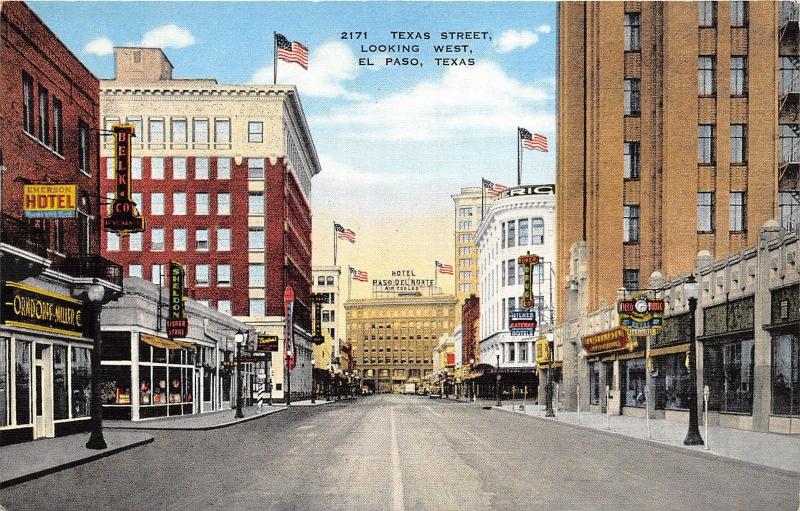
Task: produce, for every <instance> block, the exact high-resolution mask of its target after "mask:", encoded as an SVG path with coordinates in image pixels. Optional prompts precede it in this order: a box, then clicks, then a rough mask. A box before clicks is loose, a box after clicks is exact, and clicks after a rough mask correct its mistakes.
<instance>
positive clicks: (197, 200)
mask: <svg viewBox="0 0 800 511" xmlns="http://www.w3.org/2000/svg"><path fill="white" fill-rule="evenodd" d="M194 212H195V214H197V215H207V214H209V212H210V205H209V199H208V194H207V193H205V192H203V193H196V194H195V195H194Z"/></svg>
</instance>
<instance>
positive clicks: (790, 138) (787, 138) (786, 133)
mask: <svg viewBox="0 0 800 511" xmlns="http://www.w3.org/2000/svg"><path fill="white" fill-rule="evenodd" d="M797 162H800V129H798V127H797V126H796V125H793V124H781V163H797Z"/></svg>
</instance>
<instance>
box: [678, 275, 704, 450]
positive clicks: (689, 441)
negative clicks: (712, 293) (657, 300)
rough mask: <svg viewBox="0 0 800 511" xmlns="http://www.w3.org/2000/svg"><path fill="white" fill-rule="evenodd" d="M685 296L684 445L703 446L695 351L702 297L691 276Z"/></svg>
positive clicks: (684, 288) (687, 280)
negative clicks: (686, 379) (686, 383)
mask: <svg viewBox="0 0 800 511" xmlns="http://www.w3.org/2000/svg"><path fill="white" fill-rule="evenodd" d="M683 293H684V296H686V298H687V299H688V300H689V325H690V332H689V403H688V405H689V431H688V432H687V433H686V438H685V439H684V440H683V445H703V437H701V436H700V430H699V428H698V424H697V422H698V421H697V353H696V349H695V335H696V334H695V321H696V317H695V313H696V312H697V299H698V298H699V297H700V283H699V282H697V281H696V280H695V278H694V274H690V275H689V277H688V278H687V279H686V283H684V285H683Z"/></svg>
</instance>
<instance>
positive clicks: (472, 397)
mask: <svg viewBox="0 0 800 511" xmlns="http://www.w3.org/2000/svg"><path fill="white" fill-rule="evenodd" d="M474 365H475V359H474V358H471V359H469V372H470V376H472V374H471V373H472V366H474ZM469 381H470V383H471V385H470V389H469V395H470V401H472V402H473V403H474V402H475V378H472V377H471V378H470V379H469Z"/></svg>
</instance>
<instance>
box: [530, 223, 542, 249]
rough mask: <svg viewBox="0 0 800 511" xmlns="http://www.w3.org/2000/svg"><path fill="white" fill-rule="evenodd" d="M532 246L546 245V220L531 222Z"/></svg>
mask: <svg viewBox="0 0 800 511" xmlns="http://www.w3.org/2000/svg"><path fill="white" fill-rule="evenodd" d="M531 244H533V245H543V244H544V220H542V219H541V218H534V219H533V220H531Z"/></svg>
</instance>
